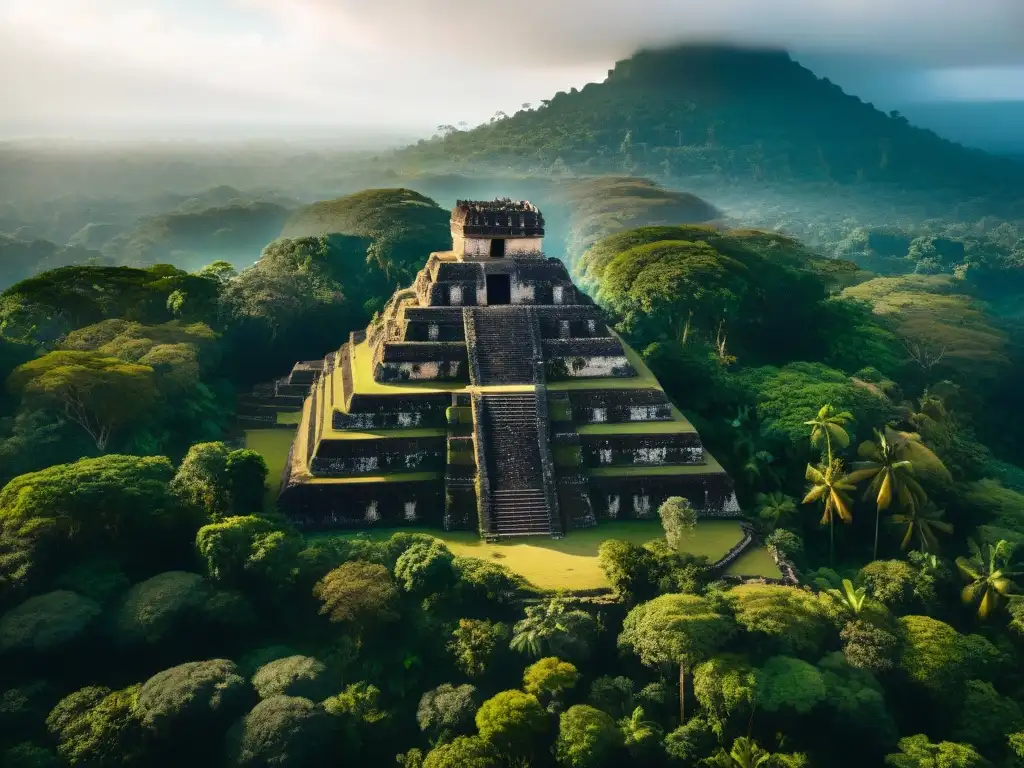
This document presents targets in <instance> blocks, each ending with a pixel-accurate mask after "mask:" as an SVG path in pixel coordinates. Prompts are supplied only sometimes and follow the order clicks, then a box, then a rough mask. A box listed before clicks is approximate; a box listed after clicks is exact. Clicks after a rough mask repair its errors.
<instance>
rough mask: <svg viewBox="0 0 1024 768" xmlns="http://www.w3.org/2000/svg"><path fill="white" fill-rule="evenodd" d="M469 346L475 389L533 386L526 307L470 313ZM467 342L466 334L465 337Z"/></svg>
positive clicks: (531, 331)
mask: <svg viewBox="0 0 1024 768" xmlns="http://www.w3.org/2000/svg"><path fill="white" fill-rule="evenodd" d="M472 319H473V323H472V326H473V327H472V331H471V333H472V335H473V336H474V337H475V339H474V340H473V342H471V343H473V345H474V347H475V352H476V357H477V360H478V362H479V381H474V382H473V383H474V384H476V385H478V386H494V385H498V386H500V385H503V384H533V383H534V375H535V370H536V366H537V359H536V358H537V354H538V351H537V349H536V342H535V334H534V328H533V317H532V315H531V314H530V311H529V310H528V309H527V308H526V307H486V308H481V309H477V310H474V311H473V318H472ZM467 339H468V334H467Z"/></svg>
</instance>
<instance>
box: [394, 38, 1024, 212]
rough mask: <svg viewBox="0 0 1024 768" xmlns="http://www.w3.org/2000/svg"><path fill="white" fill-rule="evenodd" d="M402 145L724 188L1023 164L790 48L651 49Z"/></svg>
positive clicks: (953, 177)
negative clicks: (537, 101) (922, 123)
mask: <svg viewBox="0 0 1024 768" xmlns="http://www.w3.org/2000/svg"><path fill="white" fill-rule="evenodd" d="M444 133H445V134H446V135H443V136H439V137H436V138H434V139H431V140H427V141H422V142H420V143H419V144H418V145H415V146H412V147H409V148H407V149H405V150H403V151H401V152H399V153H398V156H397V157H398V159H399V160H402V161H405V162H409V163H416V164H418V165H419V166H420V167H423V166H425V165H428V164H433V165H434V166H435V167H447V168H451V169H460V168H465V167H467V166H469V167H472V166H474V165H475V164H492V165H496V166H499V167H501V166H503V167H506V168H516V169H533V170H547V169H552V168H553V169H555V170H558V169H561V168H566V169H569V170H573V171H578V172H584V173H613V172H614V173H623V172H626V173H631V174H643V175H657V176H658V177H660V178H672V177H684V176H685V177H694V176H701V177H708V178H715V179H719V180H721V181H723V182H745V181H756V182H768V183H780V182H781V183H791V182H829V183H839V184H856V183H865V182H867V183H882V184H891V185H896V186H899V187H900V188H903V189H908V190H910V189H913V190H920V191H926V192H928V193H935V192H937V191H939V190H948V191H950V192H953V193H954V194H955V195H956V196H958V197H959V196H966V195H987V194H991V193H993V191H995V190H999V189H1011V190H1012V189H1016V190H1017V192H1018V193H1019V191H1020V189H1021V186H1020V185H1021V184H1022V182H1024V169H1021V168H1019V167H1018V166H1017V165H1016V164H1013V163H1007V162H1006V160H1005V159H1003V158H998V157H995V156H992V155H989V154H986V153H984V152H981V151H979V150H973V149H968V148H966V147H963V146H960V145H958V144H954V143H953V142H950V141H947V140H945V139H943V138H941V137H939V136H938V135H936V134H935V133H933V132H931V131H928V130H924V129H921V128H916V127H914V126H912V125H911V124H910V123H909V122H908V121H907V120H906V119H905V118H903V117H902V116H901V115H899V113H891V114H886V113H884V112H881V111H879V110H878V109H875V108H874V107H873V106H872V105H870V104H866V103H864V102H862V101H861V100H860V99H858V98H856V97H855V96H851V95H848V94H846V93H844V92H843V90H842V89H841V88H840V87H839V86H838V85H836V84H834V83H832V82H830V81H829V80H827V79H819V78H818V77H817V76H815V74H814V73H813V72H811V71H810V70H808V69H806V68H805V67H803V66H801V65H800V64H798V63H796V62H795V61H794V60H793V59H792V58H791V57H790V56H789V54H787V53H786V52H784V51H778V50H753V49H740V48H734V47H728V46H720V45H718V46H714V45H696V46H695V45H689V46H681V47H677V48H671V49H664V50H645V51H640V52H638V53H637V54H635V55H634V56H632V57H630V58H629V59H625V60H623V61H619V62H617V63H616V64H615V66H614V68H613V69H611V70H609V74H608V77H607V79H606V80H605V81H604V82H602V83H591V84H589V85H587V86H586V87H584V88H583V89H582V90H579V91H577V90H576V89H573V90H572V91H571V92H570V93H565V92H560V93H558V94H555V95H554V96H553V97H552V98H551V99H550V100H545V101H544V102H543V103H542V104H541V106H540V107H538V108H536V109H527V110H521V111H519V112H517V113H515V114H514V115H512V116H508V117H504V118H502V117H501V116H498V117H497V118H496V119H494V120H493V121H492V122H490V123H488V124H485V125H482V126H479V127H477V128H474V129H471V130H466V131H460V130H455V129H453V128H452V127H451V126H448V127H447V128H446V130H445V131H444Z"/></svg>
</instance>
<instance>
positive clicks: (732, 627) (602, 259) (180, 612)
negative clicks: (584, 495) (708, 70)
mask: <svg viewBox="0 0 1024 768" xmlns="http://www.w3.org/2000/svg"><path fill="white" fill-rule="evenodd" d="M574 188H575V190H576V194H577V195H578V197H577V198H576V199H575V200H574V201H573V202H572V203H571V207H570V209H569V210H572V211H576V212H577V213H575V214H572V215H575V216H578V219H576V220H575V221H576V223H575V224H572V225H570V226H564V225H562V229H561V234H562V235H563V236H564V237H565V238H566V239H567V241H568V242H570V243H574V244H575V246H574V247H575V248H576V250H575V251H574V252H573V253H574V254H575V255H572V256H571V257H570V260H571V263H572V266H573V269H574V271H575V272H576V274H577V275H578V278H579V280H580V284H581V286H582V287H583V288H584V289H585V290H587V291H588V292H589V293H590V294H591V295H592V296H593V297H594V299H595V301H596V302H597V303H598V304H599V305H600V306H601V307H603V308H604V310H605V311H606V312H607V315H608V318H609V320H610V321H611V322H612V323H613V324H614V325H615V326H616V328H617V330H618V331H619V332H620V333H621V334H622V335H623V336H624V337H625V338H626V339H627V340H629V341H630V343H631V344H632V345H633V346H634V347H635V348H637V349H639V350H641V351H642V354H643V356H644V358H645V360H646V362H647V363H648V364H649V365H650V366H651V368H652V369H653V370H654V372H655V373H656V374H657V375H658V376H659V378H660V379H661V381H663V382H664V384H665V386H666V388H667V391H668V392H669V394H670V396H671V397H672V398H673V399H674V400H675V402H676V403H678V405H679V406H680V407H681V408H682V409H683V410H684V411H685V413H686V415H687V416H688V417H689V418H690V419H691V420H692V421H693V422H694V423H695V424H696V425H697V426H698V428H699V429H700V430H701V434H702V437H703V439H704V441H705V443H706V444H708V446H709V447H710V449H711V450H712V451H713V452H714V454H715V455H716V457H718V458H719V459H720V460H721V461H722V463H723V464H724V465H725V466H726V468H727V469H728V470H729V472H730V474H731V475H732V476H733V478H734V480H735V483H736V486H737V492H738V494H739V497H740V502H741V506H742V508H743V510H744V512H745V514H746V515H747V517H748V520H749V523H750V524H751V525H752V526H753V529H754V530H755V531H756V533H757V535H758V536H759V537H760V538H761V539H762V540H763V541H765V542H766V543H767V544H768V546H770V547H771V548H772V549H773V551H776V552H778V553H779V554H780V555H782V556H783V557H784V558H786V559H787V560H788V561H790V562H792V564H793V565H794V566H795V568H796V571H797V573H798V575H799V579H800V582H801V584H802V586H797V587H794V586H784V585H771V584H763V583H746V584H739V585H737V584H736V583H735V582H728V581H723V580H721V579H720V578H719V576H718V575H717V574H716V573H715V572H714V571H713V570H711V569H710V568H709V566H708V563H707V560H706V559H703V558H696V557H692V556H689V555H683V554H680V553H679V551H678V550H677V549H676V548H675V547H676V542H677V541H678V540H679V539H680V537H685V536H686V533H685V531H686V526H687V525H692V523H687V522H686V508H685V505H683V506H679V507H678V508H676V507H672V508H669V506H668V505H666V508H665V509H663V510H662V519H663V523H664V526H665V533H666V537H665V539H662V540H660V541H655V542H652V543H650V544H648V545H645V546H639V545H636V544H631V543H628V542H624V541H615V540H613V539H612V540H608V541H606V542H605V543H604V544H603V545H602V547H601V550H600V555H599V562H600V565H601V568H602V569H603V571H604V573H605V574H606V576H607V579H608V582H609V584H610V585H611V592H610V593H609V594H607V595H604V596H601V597H598V598H593V597H591V598H579V597H573V596H572V595H569V594H543V593H540V592H539V591H538V590H537V589H536V588H535V587H534V586H532V585H531V584H529V583H528V582H526V581H525V580H524V579H523V578H522V577H520V576H518V575H516V574H514V573H512V572H511V571H509V570H508V569H507V568H505V567H503V566H502V565H501V564H500V561H490V562H489V561H484V560H478V559H474V558H468V557H462V556H455V555H453V554H452V553H451V552H450V551H449V550H448V549H447V548H446V546H445V545H444V544H443V543H441V542H440V541H439V540H437V539H434V538H431V537H429V536H425V535H422V534H410V533H395V534H394V535H393V536H391V537H390V538H383V539H379V540H369V539H360V538H339V537H333V536H329V535H324V536H318V535H312V534H309V533H303V532H301V531H298V530H296V529H295V528H294V527H293V526H292V525H291V524H290V523H289V522H288V521H287V520H284V519H281V518H278V517H276V516H275V515H274V514H272V513H270V512H268V511H267V509H268V508H267V507H266V506H265V504H264V499H263V497H264V493H265V486H266V483H267V472H268V470H267V465H266V463H265V462H264V459H263V458H262V457H261V456H260V455H259V454H257V453H255V452H253V451H250V450H245V449H243V448H240V447H238V446H237V445H236V444H227V443H225V442H223V440H224V439H225V438H226V436H228V435H229V434H230V430H231V421H232V411H233V403H232V398H233V395H234V393H235V392H237V391H239V390H240V389H242V390H244V388H245V387H248V386H249V385H251V383H252V382H255V381H260V380H264V379H266V378H269V377H271V376H274V375H277V374H279V372H280V371H281V370H283V369H285V368H286V367H287V365H288V364H290V363H291V362H292V361H293V360H294V359H296V358H302V357H316V356H319V355H322V354H324V353H325V352H327V351H329V350H330V349H332V348H333V347H334V346H336V345H337V344H339V343H340V341H341V340H342V339H343V338H344V334H345V333H346V332H347V330H349V329H355V328H358V327H360V326H361V325H363V324H365V323H366V322H367V321H368V320H369V319H370V317H371V316H372V314H373V312H374V311H375V310H376V309H378V308H379V307H380V306H381V305H382V303H383V301H384V300H385V299H386V298H387V297H388V296H389V295H390V294H391V293H392V291H393V290H394V289H395V288H396V287H398V286H400V285H401V284H403V283H406V282H408V281H409V279H410V278H411V276H412V274H413V273H414V271H415V270H416V269H417V268H418V266H419V265H420V264H422V262H423V259H424V258H425V256H426V254H427V253H428V252H429V251H430V250H436V249H439V248H443V247H444V242H445V238H446V237H447V217H446V215H445V214H444V213H443V211H442V209H440V208H439V207H438V206H437V205H436V204H435V203H434V202H433V201H432V200H430V199H429V198H425V197H422V196H421V195H419V194H417V193H413V192H410V191H408V190H404V189H397V190H372V191H369V192H366V193H363V194H360V195H355V196H353V197H351V198H343V199H341V200H336V201H330V202H327V203H322V204H317V205H314V206H311V207H309V208H304V209H300V210H299V211H298V212H297V213H296V214H295V215H294V216H293V217H292V219H290V220H289V222H288V223H287V224H285V229H284V232H283V234H284V237H283V238H282V239H279V240H276V241H274V242H272V243H270V244H269V245H267V246H266V247H265V248H264V249H263V250H262V253H261V254H260V255H259V258H258V259H255V262H254V264H253V266H251V267H248V268H246V269H243V270H241V271H237V270H236V268H235V267H233V266H232V265H231V264H230V263H228V262H226V261H215V262H213V263H211V264H209V265H208V266H206V267H203V268H201V269H196V270H195V271H193V272H188V271H185V270H183V269H180V268H176V267H170V266H160V265H157V266H153V267H147V268H141V269H140V268H133V267H123V266H116V267H115V266H99V265H96V266H67V267H62V268H60V269H56V270H52V271H49V272H44V273H42V274H39V275H37V276H35V277H33V278H31V279H28V280H25V281H22V282H20V283H18V284H16V285H14V286H12V287H11V288H10V289H8V290H7V291H6V292H5V293H4V294H3V295H2V297H0V324H2V325H0V329H2V337H0V365H2V366H3V369H2V371H0V375H3V377H4V378H5V379H6V382H7V387H6V392H5V396H4V399H3V400H2V401H0V406H2V408H3V412H2V417H3V420H4V421H3V423H4V430H5V432H4V435H3V442H2V443H0V458H2V459H3V462H2V468H3V475H4V477H3V480H4V481H5V482H6V485H5V486H4V487H3V489H2V490H0V553H2V556H0V657H2V659H3V662H4V668H5V670H9V671H8V672H5V679H4V685H3V690H2V691H0V696H2V698H0V702H2V705H0V740H2V742H0V748H2V749H3V750H5V751H4V752H3V759H4V764H5V765H12V766H60V765H73V766H78V765H82V766H113V765H118V766H124V765H138V766H160V765H168V766H171V765H174V766H177V765H182V764H192V765H198V766H207V765H208V766H211V767H212V766H269V765H277V766H320V765H325V764H339V765H386V764H391V763H392V762H393V761H395V760H396V756H397V760H398V762H399V763H400V764H402V765H405V766H424V767H425V768H430V767H431V766H504V765H522V764H529V765H556V764H557V765H562V766H588V767H589V766H613V765H623V764H635V765H653V766H657V765H665V766H671V765H679V766H691V765H708V766H753V765H760V766H766V765H767V766H817V765H830V766H846V765H849V766H863V765H881V764H887V765H892V766H897V767H900V766H920V767H921V768H924V767H925V766H932V765H950V766H973V767H976V768H982V767H987V766H1006V767H1007V768H1009V766H1013V765H1016V764H1017V763H1016V762H1015V761H1016V760H1018V759H1021V758H1019V757H1018V755H1019V750H1021V744H1022V743H1024V713H1022V711H1021V705H1022V703H1024V698H1022V697H1021V687H1020V682H1021V681H1020V680H1019V679H1018V677H1019V675H1018V674H1017V672H1016V670H1017V668H1018V667H1019V654H1020V653H1021V637H1022V636H1021V634H1020V632H1019V631H1018V630H1019V629H1020V626H1019V625H1020V624H1021V620H1020V617H1021V616H1024V611H1022V610H1021V608H1020V604H1019V603H1018V602H1017V598H1016V597H1015V596H1014V595H1015V590H1016V579H1017V578H1018V577H1017V576H1016V575H1015V573H1016V571H1015V566H1014V563H1015V562H1016V555H1015V546H1016V545H1017V544H1018V543H1021V542H1024V469H1021V468H1020V466H1021V463H1022V459H1024V457H1022V454H1024V451H1022V446H1021V444H1020V442H1019V440H1020V438H1019V436H1017V435H1015V434H1010V433H1011V432H1012V430H1007V428H1006V424H1007V417H1006V416H1005V413H1003V412H1002V410H1001V409H1000V408H992V407H991V403H992V402H999V400H998V398H999V397H1000V396H1001V393H1004V392H1007V391H1010V390H1012V388H1013V387H1014V386H1016V382H1019V381H1020V379H1021V356H1020V340H1021V335H1020V330H1019V328H1018V327H1017V326H1016V325H1014V323H1013V322H1012V321H1011V320H1008V319H1007V317H1006V316H1005V315H1004V314H1001V313H999V312H998V311H997V307H998V306H999V302H1000V301H1001V300H1002V295H1003V294H1002V293H1001V292H1000V291H999V290H998V289H993V286H992V283H991V282H989V281H986V280H984V279H980V278H974V277H973V276H972V272H971V271H970V270H968V271H963V270H961V271H959V272H955V271H950V272H942V271H940V272H938V273H937V274H922V273H921V272H915V271H914V270H906V271H905V272H904V273H902V274H901V273H885V274H875V273H868V272H865V271H864V270H862V269H860V268H858V266H857V264H856V263H855V262H856V261H857V259H858V258H859V255H858V254H855V253H852V252H849V253H850V254H851V255H852V256H853V259H852V260H851V259H845V260H844V259H829V258H825V257H823V256H822V255H821V254H819V253H817V252H815V251H814V250H813V249H811V248H809V247H808V246H806V245H805V244H802V243H801V242H799V241H798V240H796V239H793V238H791V237H788V236H785V235H782V234H777V233H770V232H761V231H755V230H749V229H742V228H730V227H729V226H728V225H727V224H724V223H722V222H721V221H716V219H718V211H717V210H716V209H714V208H713V207H712V206H710V205H708V204H706V203H704V202H703V201H701V200H700V199H699V198H695V197H692V196H690V197H688V196H681V195H674V194H671V193H668V192H666V191H665V190H664V189H662V188H659V187H657V185H654V184H650V183H634V182H630V181H627V180H624V179H611V180H607V181H604V182H594V183H592V184H582V183H577V184H575V187H574ZM630 199H632V200H634V201H638V204H637V205H635V206H631V205H629V204H624V205H623V207H622V209H621V210H620V211H619V218H617V219H616V218H615V217H614V215H613V214H612V211H613V210H615V204H614V201H616V200H623V201H628V200H630ZM371 213H372V215H370V214H371ZM606 213H607V216H606ZM588 222H589V223H588ZM709 222H710V223H709ZM638 224H639V225H643V226H638V227H637V226H634V227H633V228H630V225H638ZM556 226H559V225H558V224H556ZM908 247H909V246H908ZM936 247H938V246H936ZM943 247H945V246H943ZM414 252H415V253H416V254H418V255H416V256H414V255H413V254H414ZM956 258H963V256H962V255H958V256H956ZM1000 268H1001V267H1000ZM993 398H995V400H993ZM697 524H698V525H699V524H700V523H697ZM82 658H88V659H90V663H89V665H88V666H87V667H86V666H83V665H82V664H81V663H80V662H79V661H77V660H78V659H82Z"/></svg>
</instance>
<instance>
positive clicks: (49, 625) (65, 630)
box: [0, 590, 102, 654]
mask: <svg viewBox="0 0 1024 768" xmlns="http://www.w3.org/2000/svg"><path fill="white" fill-rule="evenodd" d="M101 610H102V609H101V608H100V605H99V603H97V602H96V601H95V600H90V599H89V598H87V597H83V596H82V595H78V594H75V593H74V592H69V591H67V590H58V591H56V592H48V593H46V594H45V595H37V596H36V597H30V598H29V599H28V600H26V601H25V602H24V603H22V604H21V605H19V606H17V607H15V608H12V609H11V610H9V611H8V612H7V613H5V614H4V615H3V617H2V618H0V653H7V652H10V651H20V652H23V653H24V652H31V653H42V654H45V653H53V652H59V651H65V652H67V650H68V649H69V647H73V646H74V645H75V644H77V643H78V642H80V641H81V640H82V638H83V637H84V636H85V635H86V634H87V633H88V631H89V630H90V628H91V627H92V626H93V625H94V624H95V622H96V619H97V617H98V616H99V615H100V613H101Z"/></svg>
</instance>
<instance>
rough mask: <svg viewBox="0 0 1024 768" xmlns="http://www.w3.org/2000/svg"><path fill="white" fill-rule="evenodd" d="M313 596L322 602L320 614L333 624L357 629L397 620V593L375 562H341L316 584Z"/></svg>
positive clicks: (385, 572) (383, 569)
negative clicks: (345, 624) (375, 623)
mask: <svg viewBox="0 0 1024 768" xmlns="http://www.w3.org/2000/svg"><path fill="white" fill-rule="evenodd" d="M313 596H314V597H316V598H317V599H318V600H320V602H321V603H323V605H322V606H321V608H320V613H321V614H323V615H326V616H328V617H329V618H330V620H331V621H332V622H347V623H350V624H353V625H355V626H357V627H358V626H360V625H366V624H372V623H374V622H377V621H392V620H394V619H396V618H398V614H397V613H396V612H395V610H394V608H393V604H394V602H395V600H396V598H397V596H398V591H397V589H396V588H395V584H394V582H393V581H392V580H391V573H390V572H389V571H388V569H387V568H385V567H384V566H383V565H378V564H376V563H367V562H363V561H360V560H352V561H350V562H347V563H342V564H341V565H340V566H338V567H337V568H335V569H334V570H333V571H331V572H330V573H328V574H327V575H326V576H324V577H323V578H322V579H320V581H318V582H317V584H316V587H315V588H314V589H313Z"/></svg>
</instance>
